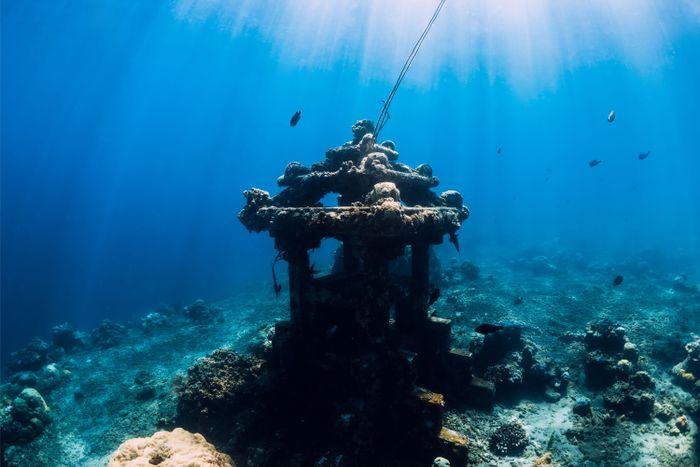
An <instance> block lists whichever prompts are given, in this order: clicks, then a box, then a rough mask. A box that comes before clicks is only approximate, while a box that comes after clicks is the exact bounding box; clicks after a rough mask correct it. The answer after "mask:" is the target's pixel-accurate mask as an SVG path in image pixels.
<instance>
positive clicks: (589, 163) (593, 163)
mask: <svg viewBox="0 0 700 467" xmlns="http://www.w3.org/2000/svg"><path fill="white" fill-rule="evenodd" d="M601 162H603V161H601V160H598V159H591V160H590V161H588V166H589V167H595V166H596V165H598V164H600V163H601Z"/></svg>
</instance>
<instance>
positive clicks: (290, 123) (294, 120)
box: [289, 110, 301, 126]
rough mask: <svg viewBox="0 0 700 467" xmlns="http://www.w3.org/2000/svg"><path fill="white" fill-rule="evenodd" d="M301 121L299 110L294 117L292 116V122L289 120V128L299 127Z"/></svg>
mask: <svg viewBox="0 0 700 467" xmlns="http://www.w3.org/2000/svg"><path fill="white" fill-rule="evenodd" d="M299 120H301V110H297V111H296V112H294V115H292V118H291V120H289V126H297V123H299Z"/></svg>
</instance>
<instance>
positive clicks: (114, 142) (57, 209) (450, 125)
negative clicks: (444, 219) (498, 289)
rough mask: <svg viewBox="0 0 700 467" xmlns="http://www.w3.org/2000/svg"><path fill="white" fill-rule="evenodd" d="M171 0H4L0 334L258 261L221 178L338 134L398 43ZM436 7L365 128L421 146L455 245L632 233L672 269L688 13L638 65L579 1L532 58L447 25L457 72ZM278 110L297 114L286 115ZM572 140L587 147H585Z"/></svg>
mask: <svg viewBox="0 0 700 467" xmlns="http://www.w3.org/2000/svg"><path fill="white" fill-rule="evenodd" d="M233 3H234V4H235V3H236V2H233ZM243 3H246V4H248V2H243ZM259 3H260V4H262V6H259V7H258V8H259V9H264V8H268V9H270V10H273V9H274V8H277V6H276V4H275V3H273V2H259ZM385 3H386V2H385ZM448 3H450V2H448ZM539 3H542V2H539ZM652 3H655V2H652ZM657 3H658V2H657ZM681 3H682V2H681ZM448 6H449V5H448ZM428 7H429V8H428V9H430V8H432V7H431V6H430V5H428ZM181 10H182V4H180V5H178V4H177V3H176V2H175V3H174V2H167V1H133V2H122V1H115V0H104V1H99V2H97V1H87V0H75V1H71V2H68V1H65V0H52V1H47V0H38V1H35V2H21V1H3V3H2V135H1V136H2V265H1V266H2V304H1V305H2V347H3V353H5V352H7V351H8V350H10V349H12V348H15V347H17V346H18V345H21V344H23V343H24V342H26V341H27V340H28V339H29V337H30V336H32V335H35V334H39V335H45V334H46V333H47V332H48V330H49V329H50V327H51V326H52V325H54V324H57V323H60V322H63V321H69V322H71V323H72V324H74V325H76V326H77V327H79V328H84V329H88V328H90V327H92V326H94V325H95V324H96V323H97V322H99V321H100V320H101V319H103V318H105V317H107V318H111V319H115V320H123V319H127V318H130V317H134V316H138V315H140V314H142V313H144V312H146V311H148V310H149V309H152V308H153V307H154V306H155V305H157V304H158V303H161V302H168V303H175V302H187V301H189V300H193V299H195V298H198V297H202V298H205V299H210V300H214V299H220V298H225V297H227V296H229V295H230V294H232V293H233V292H234V291H235V290H237V289H238V288H240V287H241V286H245V285H250V284H254V283H257V282H260V281H266V282H267V281H269V277H268V276H269V264H270V260H271V258H272V255H273V250H272V242H271V240H270V239H269V238H268V237H267V236H264V235H254V234H248V233H247V232H246V231H245V229H244V228H243V227H242V226H241V225H240V224H239V223H238V222H237V220H236V217H235V216H236V213H237V211H238V209H240V207H241V206H242V203H243V197H242V196H241V192H242V191H243V190H244V189H246V188H249V187H251V186H257V187H261V188H264V189H268V190H272V191H275V190H276V187H275V180H276V177H277V176H278V175H280V173H281V172H282V170H283V168H284V166H285V164H286V163H287V162H288V161H290V160H298V161H300V162H303V163H307V164H308V163H311V162H313V161H316V160H319V159H321V158H322V157H323V153H324V151H325V150H326V149H327V148H328V147H331V146H334V145H337V144H340V143H342V142H343V141H346V140H347V139H349V136H350V135H349V127H350V125H351V124H352V123H353V122H354V121H355V120H356V119H358V118H363V117H369V118H373V117H374V116H375V114H376V113H377V112H378V110H379V105H380V104H379V101H380V99H382V98H383V97H385V95H386V94H387V93H388V90H389V89H390V87H391V84H392V81H393V78H394V76H395V75H396V73H397V71H398V67H397V66H394V64H395V63H400V57H402V56H404V55H405V53H406V52H407V51H408V50H409V49H410V45H411V44H410V42H406V41H404V40H403V36H402V37H401V38H400V39H401V40H397V41H396V42H391V41H390V39H391V37H393V36H391V35H388V39H387V41H388V42H387V44H382V43H380V44H378V45H377V46H376V47H374V48H373V49H372V53H373V56H374V60H377V59H378V60H380V61H381V57H382V54H384V53H386V55H387V56H391V57H394V58H396V59H398V60H399V61H398V62H397V61H396V60H392V61H389V60H387V61H386V62H384V63H385V65H386V67H385V68H386V69H382V70H380V71H379V72H377V73H368V72H367V67H368V65H367V63H370V64H371V63H376V61H375V62H372V61H371V60H370V61H369V62H368V61H367V60H365V59H366V57H363V56H362V53H363V48H362V47H350V48H348V47H347V44H345V43H344V42H343V41H344V40H347V41H352V40H355V39H357V38H353V37H351V36H342V37H340V38H338V37H335V38H334V40H333V41H332V42H329V43H324V42H323V37H316V38H315V39H314V41H313V42H310V43H309V44H308V46H309V47H313V50H315V51H319V50H326V49H332V48H333V47H335V48H336V50H338V51H339V52H338V53H337V54H334V53H333V52H332V50H331V51H330V52H328V53H326V54H325V55H324V56H323V60H318V61H317V62H314V61H313V59H310V60H306V61H303V60H301V57H303V56H304V47H303V45H304V44H302V46H300V45H299V44H298V42H299V41H296V42H294V44H295V46H294V47H293V48H292V47H290V49H289V51H288V52H289V54H288V55H287V56H285V54H286V52H287V50H286V49H285V34H294V30H289V31H288V30H287V29H279V30H277V31H276V34H272V35H271V34H269V33H267V32H266V31H267V30H269V29H270V27H269V25H268V27H267V28H266V27H263V26H260V25H259V24H256V22H255V21H252V20H251V19H250V16H248V17H246V18H243V19H241V21H243V20H245V21H249V22H250V24H251V25H250V26H249V27H245V28H242V29H240V28H239V30H237V31H232V30H231V29H230V28H227V27H226V24H225V23H222V21H220V18H219V19H217V12H216V11H214V12H210V13H209V14H206V15H199V16H197V17H196V18H187V17H183V14H182V12H181ZM234 11H235V5H234ZM696 11H697V10H696ZM249 13H250V12H249ZM257 13H259V11H255V12H253V13H250V14H257ZM308 14H309V15H313V14H314V11H313V9H309V11H308ZM630 14H632V13H630ZM449 16H450V12H449V11H448V12H447V15H446V18H449ZM699 17H700V16H699ZM273 19H274V18H273ZM375 19H376V18H375ZM425 19H427V17H426V15H425V14H424V11H423V10H421V11H417V12H416V21H415V22H412V23H411V24H410V27H409V26H406V28H405V29H406V30H405V31H404V30H402V29H401V25H396V24H395V25H394V27H395V28H396V29H395V30H401V31H402V32H405V36H406V37H411V38H414V37H416V36H417V35H418V33H419V28H418V29H416V27H415V26H416V25H419V26H420V25H422V24H423V23H424V22H425ZM265 20H269V21H272V20H271V19H270V18H268V17H261V18H258V22H262V21H265ZM278 21H282V20H280V19H278ZM441 21H442V22H443V23H441ZM447 21H449V20H448V19H444V18H440V19H439V20H438V22H437V23H436V26H435V28H436V31H442V32H435V33H434V37H433V36H431V37H429V38H428V41H427V42H426V48H425V50H423V51H422V52H421V54H422V55H421V56H420V57H419V59H418V60H416V63H415V65H414V67H415V69H414V70H411V76H412V77H413V78H414V79H413V80H411V79H409V80H408V81H407V83H406V85H405V86H404V87H403V88H402V89H401V90H400V92H399V94H398V96H397V98H396V100H395V104H394V106H393V108H392V112H391V114H392V117H393V118H392V120H391V121H390V123H389V125H388V126H387V127H386V129H385V130H384V134H383V136H384V137H386V138H391V139H393V140H395V141H396V142H397V146H398V149H399V151H400V153H401V160H402V161H403V162H406V163H408V164H411V165H417V164H419V163H422V162H428V163H430V164H431V165H432V166H433V168H434V170H435V173H436V175H438V176H439V177H440V179H441V187H440V188H442V189H447V188H454V189H458V190H460V191H461V192H462V193H463V194H464V196H465V199H466V200H467V203H468V204H469V206H470V208H471V209H472V213H473V215H472V217H471V218H470V219H469V221H468V222H467V223H466V224H465V226H464V228H463V233H462V234H461V243H462V255H463V256H466V257H469V258H475V259H476V260H477V261H478V260H479V259H483V258H487V257H495V256H499V257H515V256H516V255H518V254H519V252H520V251H522V250H523V249H538V248H539V249H542V250H543V251H544V252H545V253H546V252H547V251H549V250H548V249H551V245H553V244H555V245H557V248H563V249H572V250H577V251H580V252H583V253H584V254H585V255H587V256H588V257H590V258H593V257H596V258H608V259H609V260H611V261H614V260H618V259H621V258H625V257H627V256H629V255H635V254H639V253H640V252H644V251H649V250H651V251H655V252H658V254H660V255H662V256H668V257H670V258H677V259H678V261H679V272H685V271H686V270H688V265H690V268H691V269H692V266H694V265H698V264H700V240H698V234H699V229H700V188H699V187H698V185H699V182H700V162H699V160H698V159H699V158H700V149H699V147H700V118H698V109H699V108H700V86H698V83H700V60H698V57H700V27H699V24H700V21H697V18H694V17H691V18H689V17H688V15H684V11H683V10H682V9H681V8H680V7H679V9H678V11H675V12H674V14H673V15H671V16H670V17H665V21H666V22H671V23H673V22H676V23H677V24H676V25H675V26H676V27H674V34H673V35H672V36H671V37H664V46H663V47H662V48H660V49H659V50H660V52H659V53H660V54H661V55H662V57H663V60H662V62H660V63H652V64H651V66H642V67H634V66H630V63H629V61H628V60H626V59H625V57H624V56H623V55H624V54H623V52H619V51H615V50H613V51H612V52H610V53H596V51H598V49H599V48H600V47H603V46H604V44H605V40H604V38H603V40H602V41H601V38H600V37H596V34H597V31H599V30H600V29H598V28H597V27H596V25H595V24H592V25H590V28H589V29H590V33H591V36H590V37H588V36H586V35H582V36H580V37H577V38H576V40H577V41H579V42H580V44H578V45H580V46H581V47H580V48H581V50H583V52H581V54H582V55H580V56H581V57H583V58H582V59H580V60H577V61H576V63H575V64H569V65H567V66H562V65H561V61H552V62H550V63H549V68H547V67H545V68H547V69H555V70H556V72H555V73H551V74H547V76H546V79H545V78H543V77H542V75H541V74H537V73H533V74H531V75H528V76H525V75H526V74H527V67H525V68H523V69H519V68H518V67H517V66H514V67H511V68H510V69H508V70H506V68H507V66H508V65H498V64H496V65H491V66H489V65H488V64H489V49H488V48H485V47H484V48H482V47H480V44H479V43H473V44H467V43H465V44H464V45H463V47H464V49H465V50H470V51H471V52H470V54H471V55H470V56H472V57H475V58H474V60H471V61H470V64H469V65H468V68H469V70H468V73H464V74H460V70H459V66H458V65H455V64H454V63H452V64H451V65H450V66H440V62H439V61H436V60H435V57H438V56H439V55H440V54H441V53H442V51H443V49H444V47H445V46H446V45H449V41H446V39H449V36H445V34H446V33H445V29H447V28H446V24H447V23H445V22H447ZM558 27H560V28H565V27H566V25H561V24H559V25H558ZM273 29H274V28H273ZM513 33H514V35H515V41H516V42H517V33H518V31H513ZM511 39H513V38H511ZM431 40H432V41H433V42H431ZM655 40H656V38H655V37H654V36H653V35H652V36H650V37H647V38H645V41H643V42H642V43H641V45H639V47H644V46H645V44H646V45H648V43H651V42H654V41H655ZM290 42H291V39H290ZM344 44H345V46H343V45H344ZM601 44H602V45H601ZM560 46H561V44H560V43H557V42H556V41H555V42H554V43H553V44H551V49H552V50H556V49H557V47H560ZM633 46H634V47H637V46H636V45H634V44H633ZM383 47H384V48H386V50H385V49H384V48H383ZM569 47H571V44H569ZM634 47H632V48H633V49H634ZM547 50H549V49H547ZM620 50H622V49H620ZM635 50H636V49H635ZM559 52H560V55H561V56H566V54H567V53H568V52H566V51H562V50H560V51H559ZM598 52H599V51H598ZM451 53H452V56H453V57H454V56H458V55H459V51H454V50H453V51H452V52H451ZM587 54H588V55H587ZM310 56H311V55H310ZM311 57H312V58H313V56H311ZM377 57H379V58H377ZM586 57H588V58H586ZM657 58H658V57H657V56H656V55H652V56H651V57H650V59H649V60H650V61H652V62H653V61H655V60H657ZM535 61H536V62H538V61H540V63H542V62H546V61H547V56H546V55H541V56H535ZM399 66H400V65H399ZM465 66H467V65H465ZM426 69H430V70H431V73H430V74H429V75H426V74H425V73H424V72H421V70H426ZM518 76H522V77H523V82H522V83H521V84H522V86H519V85H518V83H517V82H514V79H515V80H516V81H517V77H518ZM513 77H516V78H513ZM540 81H542V82H540ZM613 108H614V109H615V110H616V112H617V115H618V118H617V121H616V122H615V123H614V124H613V125H609V124H608V123H607V121H606V117H607V114H608V112H609V110H610V109H613ZM297 109H301V110H302V111H303V116H302V120H301V123H300V124H299V126H298V127H296V128H290V127H289V125H288V123H287V122H288V120H289V117H290V116H291V114H292V113H293V112H294V111H295V110H297ZM498 147H502V148H503V154H502V155H501V156H497V155H496V149H497V148H498ZM646 150H651V151H652V154H651V157H650V158H649V159H647V160H646V161H643V162H640V161H638V160H637V154H638V153H639V152H642V151H646ZM593 158H595V159H602V160H604V163H603V164H602V165H600V166H598V167H596V168H595V169H590V168H589V167H588V165H587V163H588V161H589V160H590V159H593ZM548 245H549V246H548ZM681 263H682V264H681ZM681 269H682V271H681ZM266 291H267V288H265V289H264V290H263V292H262V293H267V292H266ZM270 293H271V291H270Z"/></svg>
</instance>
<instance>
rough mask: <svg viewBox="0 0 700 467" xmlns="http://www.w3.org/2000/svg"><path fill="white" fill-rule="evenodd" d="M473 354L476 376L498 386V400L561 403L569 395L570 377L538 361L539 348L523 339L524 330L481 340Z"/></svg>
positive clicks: (514, 328)
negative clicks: (525, 397) (516, 398)
mask: <svg viewBox="0 0 700 467" xmlns="http://www.w3.org/2000/svg"><path fill="white" fill-rule="evenodd" d="M469 350H470V351H471V354H472V362H473V367H474V371H475V374H477V375H478V376H480V377H483V378H484V379H485V380H486V381H489V382H491V383H492V384H493V385H494V389H495V396H496V399H499V398H500V399H502V398H503V397H510V396H513V395H517V394H521V395H525V394H532V395H535V394H539V395H542V396H543V397H546V398H548V399H551V400H558V399H559V398H561V397H562V395H564V394H565V393H566V388H567V386H568V383H569V381H568V373H567V372H566V370H565V369H562V368H560V367H558V366H556V365H555V364H553V363H552V362H542V361H540V360H538V358H537V356H536V355H537V347H536V346H535V344H534V343H533V342H531V341H528V340H526V339H524V338H523V336H522V326H519V325H515V324H513V325H507V326H505V327H504V328H503V329H502V330H500V331H497V332H494V333H491V334H488V335H486V336H484V337H483V338H481V337H477V338H476V339H474V340H472V342H471V343H470V347H469Z"/></svg>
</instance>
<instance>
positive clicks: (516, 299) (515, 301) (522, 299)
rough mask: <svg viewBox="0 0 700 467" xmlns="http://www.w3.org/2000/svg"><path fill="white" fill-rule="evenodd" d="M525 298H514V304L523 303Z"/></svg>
mask: <svg viewBox="0 0 700 467" xmlns="http://www.w3.org/2000/svg"><path fill="white" fill-rule="evenodd" d="M524 301H525V299H524V298H523V297H516V298H515V300H513V305H522V304H523V302H524Z"/></svg>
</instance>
